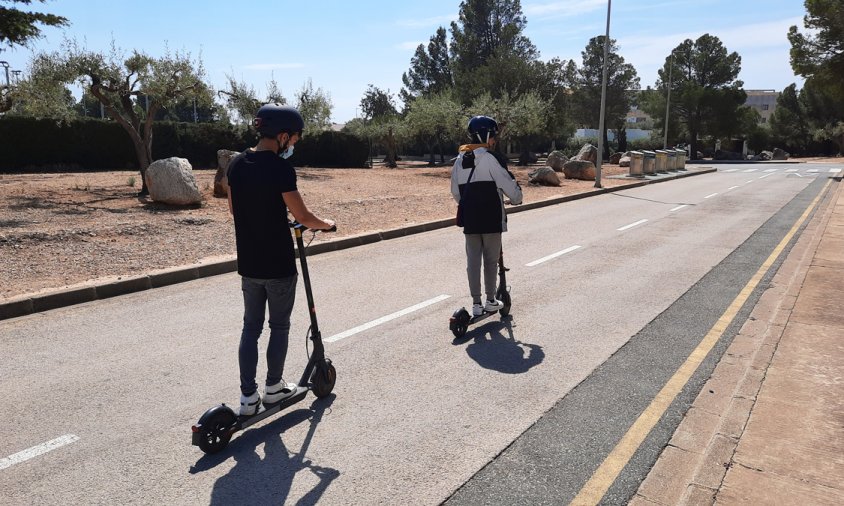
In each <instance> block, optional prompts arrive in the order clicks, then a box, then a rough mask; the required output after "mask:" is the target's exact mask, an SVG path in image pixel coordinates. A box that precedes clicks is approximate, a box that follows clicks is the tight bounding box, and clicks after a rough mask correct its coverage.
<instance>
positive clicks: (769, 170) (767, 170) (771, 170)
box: [765, 169, 777, 172]
mask: <svg viewBox="0 0 844 506" xmlns="http://www.w3.org/2000/svg"><path fill="white" fill-rule="evenodd" d="M775 170H777V169H765V172H774V171H775Z"/></svg>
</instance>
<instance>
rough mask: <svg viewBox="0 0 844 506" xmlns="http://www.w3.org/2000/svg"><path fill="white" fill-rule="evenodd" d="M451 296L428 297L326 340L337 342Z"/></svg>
mask: <svg viewBox="0 0 844 506" xmlns="http://www.w3.org/2000/svg"><path fill="white" fill-rule="evenodd" d="M449 297H451V296H450V295H440V296H437V297H434V298H433V299H428V300H426V301H424V302H420V303H419V304H416V305H413V306H410V307H409V308H405V309H402V310H401V311H396V312H395V313H392V314H388V315H387V316H382V317H381V318H378V319H377V320H372V321H371V322H368V323H364V324H363V325H358V326H357V327H355V328H353V329H349V330H346V331H345V332H340V333H339V334H334V335H333V336H331V337H328V338H326V339H325V341H326V342H328V343H333V342H337V341H339V340H340V339H345V338H347V337H349V336H353V335H355V334H357V333H359V332H363V331H364V330H369V329H371V328H372V327H377V326H378V325H381V324H382V323H387V322H388V321H390V320H395V319H396V318H401V317H402V316H404V315H407V314H410V313H412V312H414V311H419V310H420V309H424V308H426V307H428V306H430V305H432V304H436V303H437V302H442V301H444V300H446V299H448V298H449Z"/></svg>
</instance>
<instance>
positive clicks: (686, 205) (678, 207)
mask: <svg viewBox="0 0 844 506" xmlns="http://www.w3.org/2000/svg"><path fill="white" fill-rule="evenodd" d="M684 207H689V204H683V205H682V206H677V207H675V208H674V209H671V211H679V210H680V209H683V208H684Z"/></svg>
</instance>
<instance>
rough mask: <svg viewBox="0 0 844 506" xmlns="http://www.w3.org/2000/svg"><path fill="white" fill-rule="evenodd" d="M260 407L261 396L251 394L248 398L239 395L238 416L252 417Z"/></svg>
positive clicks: (256, 393)
mask: <svg viewBox="0 0 844 506" xmlns="http://www.w3.org/2000/svg"><path fill="white" fill-rule="evenodd" d="M260 405H261V394H259V393H258V392H255V393H253V394H252V395H250V396H249V397H247V396H245V395H243V394H240V416H252V415H254V414H255V413H257V412H258V407H259V406H260Z"/></svg>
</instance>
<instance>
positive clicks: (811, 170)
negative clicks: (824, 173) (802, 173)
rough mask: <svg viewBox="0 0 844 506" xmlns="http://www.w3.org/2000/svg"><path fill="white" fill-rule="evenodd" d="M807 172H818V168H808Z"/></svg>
mask: <svg viewBox="0 0 844 506" xmlns="http://www.w3.org/2000/svg"><path fill="white" fill-rule="evenodd" d="M806 172H809V173H815V172H818V169H809V170H807V171H806Z"/></svg>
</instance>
